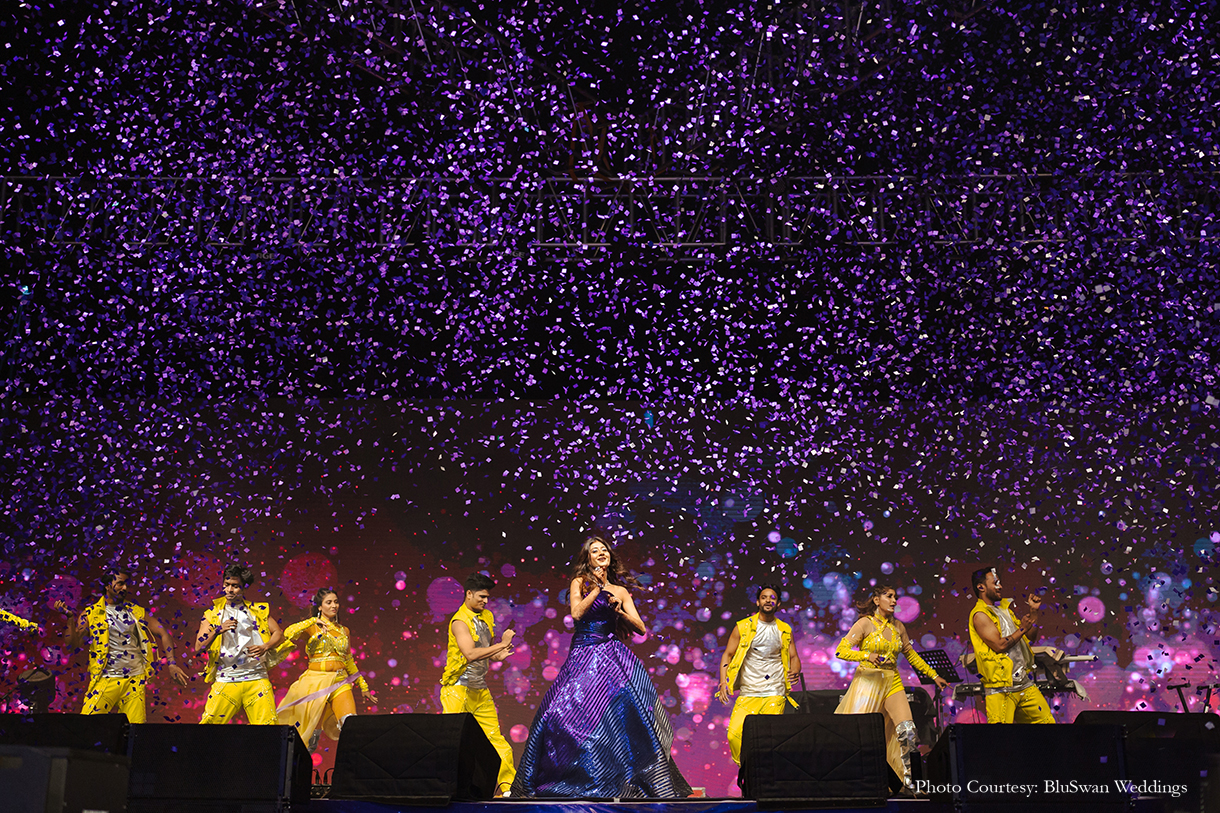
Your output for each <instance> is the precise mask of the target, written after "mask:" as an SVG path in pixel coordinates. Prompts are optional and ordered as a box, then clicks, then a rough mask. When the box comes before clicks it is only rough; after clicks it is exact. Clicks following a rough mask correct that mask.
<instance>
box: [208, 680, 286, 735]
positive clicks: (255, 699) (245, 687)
mask: <svg viewBox="0 0 1220 813" xmlns="http://www.w3.org/2000/svg"><path fill="white" fill-rule="evenodd" d="M243 709H244V710H245V712H246V720H247V722H249V723H250V725H277V724H278V723H279V718H278V717H277V716H276V714H275V692H274V690H272V688H271V681H269V680H267V679H266V678H263V679H262V680H245V681H242V682H241V683H220V682H217V683H213V684H212V691H210V692H208V701H207V703H205V704H204V706H203V717H201V718H200V719H199V722H200V724H201V725H209V724H210V725H223V724H224V723H227V722H229V721H230V720H232V719H233V716H234V715H235V714H237V712H239V711H241V710H243Z"/></svg>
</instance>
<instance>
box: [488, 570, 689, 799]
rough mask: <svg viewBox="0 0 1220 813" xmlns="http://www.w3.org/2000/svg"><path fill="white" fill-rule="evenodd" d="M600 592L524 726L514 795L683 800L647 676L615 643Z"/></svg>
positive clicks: (684, 788) (612, 618)
mask: <svg viewBox="0 0 1220 813" xmlns="http://www.w3.org/2000/svg"><path fill="white" fill-rule="evenodd" d="M617 623H618V618H617V616H616V614H615V612H614V610H613V608H611V607H610V605H609V603H608V598H607V594H606V593H605V592H602V593H601V594H600V595H598V597H597V598H595V599H594V600H593V604H592V605H590V606H589V609H588V611H587V612H586V613H585V614H584V617H583V618H581V619H580V620H579V621H577V622H576V630H575V632H574V633H573V636H572V648H571V652H570V653H569V654H568V659H567V661H566V662H565V663H564V665H563V668H562V669H560V670H559V675H558V676H556V678H555V682H554V683H553V684H551V688H550V689H548V690H547V693H546V694H545V695H544V696H543V698H542V703H541V704H540V705H539V706H538V713H537V715H535V717H534V724H533V725H532V726H530V733H529V739H528V740H526V742H525V754H524V755H523V756H522V757H521V762H520V763H519V765H518V768H517V779H516V781H514V782H513V790H512V794H513V796H526V797H565V798H657V799H682V798H686V797H687V796H689V795H690V792H691V789H690V785H689V784H688V783H687V781H686V780H685V779H683V778H682V774H681V773H680V772H679V771H678V766H677V765H676V764H675V763H674V760H673V757H672V756H671V755H670V753H669V749H670V747H671V745H672V744H673V739H674V734H673V728H672V727H671V726H670V722H669V716H668V715H667V714H666V713H665V708H664V707H663V706H662V705H661V702H660V700H659V698H658V697H657V690H656V687H655V686H653V685H652V680H651V679H650V678H649V677H648V670H646V669H645V668H644V664H642V663H640V659H639V658H637V657H636V656H635V655H634V654H632V652H631V650H630V649H628V648H627V647H626V646H624V645H623V643H622V642H621V641H619V640H618V639H617V638H616V637H615V634H614V633H615V629H616V627H617Z"/></svg>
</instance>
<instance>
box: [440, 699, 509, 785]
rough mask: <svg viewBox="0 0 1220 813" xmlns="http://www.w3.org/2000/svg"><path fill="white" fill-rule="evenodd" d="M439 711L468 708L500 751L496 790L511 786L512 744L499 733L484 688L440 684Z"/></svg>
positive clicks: (494, 713) (495, 716)
mask: <svg viewBox="0 0 1220 813" xmlns="http://www.w3.org/2000/svg"><path fill="white" fill-rule="evenodd" d="M441 711H443V712H444V713H445V714H461V713H462V712H464V711H465V712H469V713H470V714H473V715H474V719H476V720H478V721H479V728H481V729H483V733H484V734H486V735H487V739H488V740H490V741H491V744H492V745H493V746H495V749H496V751H498V752H499V753H500V777H499V781H498V783H497V788H496V791H497V793H499V792H500V791H504V790H508V789H509V788H511V787H512V786H513V779H514V778H515V777H516V776H517V769H516V768H515V767H513V747H512V746H511V745H509V744H508V740H506V739H504V735H503V734H501V733H500V717H499V715H498V714H496V704H495V701H493V700H492V699H491V692H490V691H488V690H487V689H468V688H466V687H465V686H442V687H441Z"/></svg>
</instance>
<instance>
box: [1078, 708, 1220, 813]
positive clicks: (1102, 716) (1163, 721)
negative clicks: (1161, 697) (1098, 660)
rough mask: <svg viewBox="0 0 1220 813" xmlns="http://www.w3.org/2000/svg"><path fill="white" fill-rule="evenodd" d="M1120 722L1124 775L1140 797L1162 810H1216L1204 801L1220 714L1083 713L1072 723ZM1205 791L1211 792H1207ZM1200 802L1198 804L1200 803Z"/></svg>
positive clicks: (1218, 745) (1218, 746)
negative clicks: (1154, 800) (1123, 732)
mask: <svg viewBox="0 0 1220 813" xmlns="http://www.w3.org/2000/svg"><path fill="white" fill-rule="evenodd" d="M1089 724H1093V725H1097V724H1112V725H1121V726H1123V727H1124V728H1125V729H1126V731H1127V740H1126V765H1127V778H1128V779H1129V780H1130V781H1131V783H1132V789H1133V790H1134V791H1136V792H1138V793H1139V795H1140V796H1144V797H1152V798H1157V799H1161V800H1163V802H1162V805H1161V808H1162V810H1163V811H1166V813H1168V811H1174V812H1175V813H1176V811H1188V810H1189V811H1198V810H1220V808H1213V807H1208V806H1206V805H1203V804H1202V802H1203V800H1204V799H1205V798H1206V796H1207V793H1209V792H1210V793H1212V794H1213V795H1214V793H1215V789H1214V786H1215V785H1216V783H1215V782H1211V783H1210V784H1209V777H1210V776H1211V771H1210V768H1209V760H1210V759H1211V758H1214V757H1215V756H1217V755H1220V717H1217V716H1216V715H1215V714H1167V713H1165V712H1159V711H1082V712H1081V713H1080V714H1079V715H1077V717H1076V725H1089ZM1209 789H1210V790H1209ZM1201 805H1202V806H1201Z"/></svg>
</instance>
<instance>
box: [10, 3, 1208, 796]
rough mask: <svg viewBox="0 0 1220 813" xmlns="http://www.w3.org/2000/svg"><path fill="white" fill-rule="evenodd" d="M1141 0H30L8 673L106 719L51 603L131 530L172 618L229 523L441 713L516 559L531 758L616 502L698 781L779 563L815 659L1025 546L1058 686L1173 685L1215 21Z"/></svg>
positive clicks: (244, 556)
mask: <svg viewBox="0 0 1220 813" xmlns="http://www.w3.org/2000/svg"><path fill="white" fill-rule="evenodd" d="M789 5H791V6H792V7H791V8H790V7H789ZM1145 5H1146V4H1142V3H1134V2H1126V0H1120V1H1119V2H1117V3H1106V4H1105V5H1104V7H1103V6H1101V5H1098V4H1088V3H1079V2H1077V3H1073V2H1055V3H1050V2H1033V3H1030V4H1028V5H1026V6H1024V7H1021V8H1014V7H1012V4H1001V3H990V2H939V1H938V2H930V1H929V2H920V1H919V0H914V1H913V2H909V3H880V4H873V3H859V4H855V3H843V4H838V3H802V4H783V3H774V4H762V3H756V2H738V1H736V0H725V2H710V1H706V0H664V2H655V3H653V2H648V0H623V2H602V0H597V1H596V2H587V3H579V4H576V3H560V2H554V1H553V0H543V2H532V1H531V2H528V3H527V2H514V1H513V0H505V2H494V3H493V2H488V3H483V4H475V3H472V4H470V5H469V6H463V5H459V4H452V3H449V4H446V3H440V2H428V1H427V0H416V2H414V3H408V4H406V5H405V6H404V5H403V4H402V3H399V2H397V0H388V2H363V0H360V1H356V0H352V1H350V2H349V1H348V0H344V2H341V3H338V4H335V3H321V2H317V3H314V2H307V1H305V0H301V1H300V2H292V3H282V4H280V3H262V2H258V3H255V2H250V3H243V2H237V1H236V0H202V2H197V3H169V4H167V3H163V2H157V3H153V2H142V1H141V0H114V1H113V2H100V1H99V2H92V3H90V2H72V3H49V2H32V1H31V2H23V3H18V4H16V5H15V6H14V7H13V8H12V9H6V10H5V11H4V12H3V14H2V15H0V42H2V46H0V84H2V86H3V87H4V88H5V89H6V91H8V92H7V93H6V99H5V102H4V104H3V105H0V171H2V172H3V178H2V181H0V183H2V186H0V256H2V258H3V270H2V271H0V484H2V485H0V489H2V491H0V496H2V497H3V499H2V500H0V550H2V554H3V555H2V556H0V606H2V607H4V608H6V609H9V610H12V611H13V612H16V613H18V614H20V615H23V616H26V617H31V618H34V619H36V620H38V621H40V622H42V623H44V624H45V625H46V630H45V631H44V633H41V634H39V635H28V634H27V635H23V634H21V633H18V632H16V631H15V630H12V629H10V628H8V627H0V645H2V647H3V658H4V663H3V665H2V668H3V676H4V678H3V679H4V681H6V683H5V686H6V690H7V688H11V686H12V683H13V680H14V679H15V675H16V674H17V673H18V672H19V671H21V670H22V669H24V668H27V667H28V666H30V665H31V664H44V665H48V666H50V667H51V668H53V669H55V670H57V671H59V672H60V674H61V684H60V695H59V697H58V698H57V700H56V704H57V706H56V707H57V708H61V709H64V710H72V709H75V708H78V707H79V703H80V699H81V698H80V694H81V683H82V679H83V674H84V672H83V664H82V662H81V658H80V653H71V652H65V651H62V650H61V649H60V648H59V639H58V635H59V632H60V630H61V628H62V621H61V620H60V619H59V617H58V615H57V614H56V613H55V611H54V610H53V609H52V607H53V605H54V603H55V602H56V601H57V600H60V599H62V600H64V601H66V602H67V603H68V604H69V605H72V606H74V607H79V606H81V603H82V602H83V601H85V600H87V597H88V596H89V595H90V594H92V593H93V592H95V591H96V589H97V587H98V582H97V579H98V576H99V574H100V572H101V569H102V566H103V565H104V563H105V562H107V561H109V560H125V561H132V562H134V563H135V564H136V565H137V567H138V574H139V578H138V590H137V593H138V595H139V598H140V600H141V601H143V602H144V603H146V604H148V605H150V606H152V607H154V608H155V610H156V613H157V614H158V616H160V618H161V619H162V620H163V621H164V622H165V623H167V624H168V625H169V627H170V628H171V629H172V631H173V633H174V635H175V637H176V640H177V642H178V648H179V651H182V650H184V649H185V648H186V645H187V642H188V641H189V639H190V636H191V635H193V634H194V631H195V629H196V627H197V625H198V622H199V618H200V614H201V612H202V607H203V606H205V605H206V603H207V602H208V600H209V599H210V598H211V597H213V596H215V595H217V594H218V591H219V571H220V568H221V566H222V565H223V564H224V563H226V562H228V561H231V560H241V561H243V562H247V563H250V564H251V565H253V566H254V567H255V570H256V572H257V573H258V575H259V583H258V584H257V585H256V586H255V587H254V588H253V590H252V592H254V593H255V594H257V595H265V596H266V597H267V598H268V599H269V600H270V601H271V602H272V604H273V605H274V606H275V608H276V613H277V617H278V618H279V619H280V621H281V623H289V622H291V621H294V620H296V619H297V618H299V617H300V616H301V615H302V614H303V612H304V610H303V608H304V606H305V604H306V603H307V598H308V596H309V595H310V593H312V592H313V591H314V590H315V589H317V588H318V587H319V586H320V585H323V584H333V585H335V586H336V587H337V589H338V590H339V592H340V595H341V596H342V599H343V603H344V606H345V609H344V613H345V615H344V619H345V621H346V622H347V623H348V624H349V625H350V626H351V628H352V631H353V636H354V640H355V641H356V645H357V651H358V658H359V660H360V662H361V664H362V668H363V669H365V670H366V671H367V673H368V676H369V679H370V682H371V683H372V685H373V686H374V687H376V688H377V690H378V692H379V694H380V698H379V699H380V706H379V708H378V710H379V711H381V712H387V711H396V710H397V711H415V712H429V711H438V710H439V704H438V701H437V693H438V692H437V680H438V679H439V676H440V672H441V663H442V660H441V659H442V658H443V647H444V627H445V619H446V618H447V616H448V614H450V613H452V612H453V610H454V609H455V608H456V606H457V604H458V602H459V601H460V600H461V590H460V584H461V581H462V580H463V579H464V578H465V577H466V576H467V575H468V574H469V573H470V572H471V571H474V570H484V571H486V572H488V573H490V574H491V575H493V576H494V577H495V578H496V579H497V580H498V581H499V582H500V585H499V587H498V588H497V590H496V592H495V595H494V600H493V603H492V609H493V611H494V612H495V613H496V615H497V618H498V620H499V623H500V624H501V625H504V624H511V625H512V626H513V628H514V629H516V630H517V631H518V641H519V642H520V645H519V646H518V647H517V651H516V654H515V655H513V656H512V657H511V658H510V659H509V660H507V661H505V662H504V663H502V664H499V665H497V666H496V667H495V671H494V673H493V677H492V686H493V691H494V692H495V693H496V696H497V698H498V702H499V707H500V715H501V721H502V725H503V727H504V729H505V730H506V731H507V732H509V733H510V735H511V739H512V741H513V742H514V743H516V744H518V746H519V745H520V743H522V742H523V741H524V739H525V736H526V732H527V729H528V726H529V725H530V723H531V720H532V714H533V710H534V707H535V706H536V705H537V703H538V701H539V699H540V697H541V696H542V694H543V692H544V691H545V689H546V687H547V686H548V685H549V681H551V680H552V679H553V678H554V676H555V674H556V672H557V670H558V667H559V665H560V664H562V662H563V660H564V658H565V656H566V654H567V648H568V645H569V639H570V626H571V624H570V621H569V620H568V618H567V604H566V602H565V600H564V599H565V596H564V590H565V588H566V586H567V583H568V573H569V563H570V559H571V557H572V555H573V554H574V552H575V550H576V548H577V546H578V545H579V542H580V540H581V534H582V533H583V532H584V531H586V530H588V529H592V528H603V529H606V530H608V531H610V532H612V533H614V534H615V537H616V539H617V540H618V543H619V549H620V551H621V553H622V554H623V556H624V558H625V559H626V561H627V563H628V565H629V566H630V567H631V568H632V569H634V570H635V571H636V572H637V573H638V574H639V576H640V579H641V581H642V582H643V583H644V587H643V589H641V590H640V592H639V594H638V596H637V604H638V606H639V607H640V610H641V613H642V615H643V617H644V619H645V621H646V622H647V623H648V625H649V629H650V633H649V635H648V636H647V637H646V638H643V639H637V640H636V641H634V642H633V643H632V644H631V646H632V647H633V649H634V651H635V652H636V653H637V654H638V655H639V656H640V657H641V658H642V659H643V660H644V662H645V663H646V664H647V665H648V666H649V668H650V669H651V671H652V674H653V676H654V679H655V681H656V683H657V686H658V688H659V690H660V692H661V695H662V697H663V698H664V700H665V703H666V707H667V708H668V710H669V712H670V714H671V715H672V717H673V721H674V729H675V731H676V732H677V739H676V741H675V748H676V758H677V761H678V765H679V766H680V767H681V769H682V771H683V772H684V773H685V775H686V776H687V778H688V779H689V780H690V781H691V783H692V784H693V785H695V786H699V787H704V788H706V789H707V792H708V793H709V794H711V795H722V794H732V793H735V792H736V788H735V784H734V782H735V770H734V768H733V766H732V763H731V761H730V759H729V757H728V749H727V746H726V744H725V741H724V725H725V721H726V716H727V714H728V709H727V708H725V707H724V706H722V705H721V704H720V703H718V702H717V701H716V700H715V699H713V697H712V694H713V690H714V687H715V683H716V666H717V664H718V660H717V658H718V654H719V653H718V651H719V648H720V647H721V646H723V643H724V640H725V638H726V635H727V631H728V630H729V628H730V627H731V624H732V622H733V621H734V620H736V619H737V618H739V617H741V616H743V615H745V614H746V613H747V612H748V611H749V607H750V600H749V599H750V597H751V595H752V592H753V590H754V589H755V587H756V586H757V585H759V584H762V583H765V582H779V583H781V584H782V585H783V587H784V591H785V607H784V610H783V613H784V617H785V618H787V619H788V620H789V621H791V622H792V623H793V625H794V627H796V628H797V642H798V646H799V648H800V652H801V657H802V660H803V661H804V663H805V664H806V669H805V674H806V675H807V678H808V682H809V686H810V688H820V687H842V686H845V685H846V684H847V682H848V680H849V679H850V671H849V669H848V668H847V666H846V665H845V664H843V663H840V662H838V661H836V660H835V659H834V658H833V657H832V654H831V653H832V650H833V647H834V645H835V643H836V642H837V640H838V637H839V636H840V635H841V634H842V633H843V631H844V630H845V629H846V627H847V625H848V624H849V623H850V622H851V620H852V619H853V617H854V615H853V613H852V611H851V610H850V598H851V596H852V594H853V593H854V592H855V591H856V590H857V589H858V588H861V587H863V586H866V585H868V584H870V583H871V582H873V581H874V580H877V581H880V582H892V583H893V584H894V586H896V587H897V588H898V590H899V594H900V601H899V610H898V613H899V617H900V618H901V619H903V620H904V621H905V622H906V623H907V624H908V626H909V628H910V629H911V630H912V631H913V633H914V634H915V640H916V642H917V645H918V647H919V648H944V649H946V650H948V651H949V653H950V654H951V655H954V656H956V655H957V654H959V653H960V652H961V651H962V648H963V645H964V641H965V637H964V633H965V622H966V614H967V612H968V610H969V607H970V606H971V601H972V599H971V598H970V597H969V595H968V591H969V585H968V584H967V583H966V582H967V581H968V578H967V575H968V574H969V573H970V572H971V571H972V570H973V569H975V568H977V567H979V566H980V565H981V564H996V565H997V566H999V567H1001V568H1002V569H1003V570H1004V571H1005V577H1004V581H1005V585H1006V587H1007V590H1008V592H1009V593H1010V594H1018V593H1022V592H1024V591H1026V590H1030V589H1035V588H1045V589H1046V590H1047V591H1048V592H1047V595H1048V603H1049V606H1048V611H1047V613H1046V615H1047V616H1048V617H1049V621H1048V629H1047V636H1048V638H1049V640H1050V642H1051V643H1054V644H1055V645H1057V646H1060V647H1062V648H1063V649H1065V650H1067V651H1069V652H1072V653H1093V654H1096V655H1097V657H1098V661H1097V662H1096V663H1095V664H1090V665H1087V666H1078V667H1076V668H1075V669H1074V670H1073V671H1074V672H1075V674H1076V676H1077V677H1078V678H1080V680H1081V682H1082V683H1083V685H1084V686H1085V687H1086V688H1087V689H1088V691H1089V692H1090V694H1091V696H1092V700H1091V702H1090V703H1088V704H1085V703H1083V702H1080V701H1077V700H1066V701H1063V703H1062V705H1060V707H1059V708H1058V710H1057V714H1058V715H1059V717H1060V718H1061V719H1062V720H1065V721H1066V720H1070V719H1072V717H1073V716H1074V715H1075V713H1076V712H1077V711H1078V710H1080V709H1082V708H1112V709H1134V708H1153V709H1172V708H1174V704H1175V703H1176V702H1177V701H1176V695H1173V694H1169V693H1167V692H1166V691H1165V686H1166V684H1167V683H1168V682H1171V681H1175V680H1178V679H1186V680H1190V681H1191V682H1192V683H1193V684H1196V685H1197V684H1201V683H1207V682H1215V681H1216V679H1217V678H1216V674H1215V657H1216V655H1217V652H1218V650H1220V645H1218V644H1217V643H1216V641H1217V640H1220V637H1218V636H1217V635H1216V631H1217V630H1216V618H1215V607H1216V604H1215V602H1216V599H1217V596H1218V595H1220V594H1218V593H1217V586H1216V585H1215V584H1214V582H1213V578H1214V569H1215V564H1216V561H1217V553H1216V549H1217V546H1220V526H1218V525H1217V522H1218V520H1217V517H1220V506H1218V505H1217V503H1218V498H1217V492H1216V487H1217V482H1216V478H1217V469H1218V465H1217V464H1218V462H1220V461H1218V455H1220V432H1218V431H1217V428H1216V424H1217V420H1218V415H1217V407H1220V376H1218V374H1217V370H1218V369H1220V353H1217V345H1218V343H1220V261H1218V254H1220V249H1218V245H1220V244H1218V242H1217V240H1216V237H1217V231H1216V229H1217V211H1218V209H1220V204H1218V198H1217V195H1216V191H1215V190H1216V172H1217V157H1218V156H1220V148H1218V144H1217V137H1216V134H1217V133H1218V132H1220V124H1218V123H1217V121H1216V114H1215V111H1216V110H1217V109H1220V104H1218V103H1220V79H1218V75H1217V68H1216V61H1215V53H1216V41H1215V40H1216V35H1215V32H1216V31H1217V30H1220V20H1218V19H1217V14H1216V12H1215V11H1214V9H1212V8H1210V7H1209V6H1207V5H1206V4H1203V5H1200V4H1196V3H1177V4H1174V3H1171V4H1169V7H1167V8H1159V9H1158V10H1156V11H1155V12H1154V11H1149V10H1147V9H1146V8H1145V7H1144V6H1145ZM300 668H301V666H300V663H299V659H298V660H296V661H291V662H289V663H287V664H286V665H285V666H284V667H283V668H282V669H277V670H276V674H275V675H274V679H275V684H276V688H277V691H278V692H283V691H285V690H286V688H287V686H288V684H289V683H290V681H291V680H292V679H293V675H294V674H295V673H296V672H297V671H298V670H299V669H300ZM907 676H908V677H910V675H909V673H908V675H907ZM205 693H206V687H204V686H203V684H202V683H201V682H200V681H196V682H195V683H193V684H192V685H191V687H190V688H189V689H187V690H185V691H183V692H181V693H179V692H178V691H177V690H176V689H175V688H173V687H172V686H169V685H167V683H166V682H165V681H163V680H158V681H157V682H156V684H155V687H154V691H153V694H152V701H151V702H152V704H153V711H152V714H151V715H150V719H153V720H161V719H169V720H174V721H184V722H193V721H195V720H197V719H198V716H199V714H200V712H201V707H202V702H203V698H204V696H205ZM1195 699H1196V698H1195V697H1194V695H1193V694H1192V695H1191V701H1192V703H1193V702H1194V701H1195ZM950 711H951V713H952V714H954V715H958V716H963V715H965V716H966V718H968V716H969V715H970V714H972V713H973V710H972V708H971V707H956V708H952V709H950ZM332 749H333V744H327V745H325V746H324V750H323V751H322V752H321V753H320V754H319V756H318V764H319V765H320V766H322V767H325V766H327V765H329V764H331V760H332V758H333V750H332Z"/></svg>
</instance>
